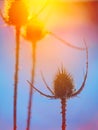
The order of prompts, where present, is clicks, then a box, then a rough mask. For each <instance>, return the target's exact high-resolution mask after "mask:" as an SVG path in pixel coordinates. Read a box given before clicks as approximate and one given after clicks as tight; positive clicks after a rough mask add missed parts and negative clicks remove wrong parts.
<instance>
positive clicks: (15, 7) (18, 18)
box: [0, 0, 28, 130]
mask: <svg viewBox="0 0 98 130" xmlns="http://www.w3.org/2000/svg"><path fill="white" fill-rule="evenodd" d="M5 10H6V12H7V14H6V16H3V14H2V13H1V10H0V15H1V17H2V19H3V20H4V22H5V23H6V24H8V25H13V26H15V30H16V54H15V59H16V61H15V74H14V102H13V107H14V111H13V130H16V129H17V91H18V70H19V51H20V29H21V27H22V26H23V25H24V24H25V23H26V22H27V20H28V10H27V7H26V5H25V4H24V2H23V0H10V1H8V5H7V6H6V8H5Z"/></svg>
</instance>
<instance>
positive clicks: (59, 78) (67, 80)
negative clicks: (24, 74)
mask: <svg viewBox="0 0 98 130" xmlns="http://www.w3.org/2000/svg"><path fill="white" fill-rule="evenodd" d="M85 46H86V43H85ZM87 74H88V48H87V46H86V72H85V75H84V80H83V82H82V85H81V87H80V88H79V90H75V86H74V83H73V78H72V76H71V75H70V74H69V73H68V72H67V71H66V70H65V69H64V68H63V67H62V68H61V69H59V70H58V72H57V74H56V76H55V79H54V81H53V90H51V88H50V87H49V86H48V84H47V83H46V81H45V79H44V77H43V75H42V79H43V81H44V83H45V85H46V87H47V89H48V90H49V91H50V92H51V94H52V95H47V94H44V93H43V92H41V91H40V90H38V89H37V88H36V87H35V86H34V85H33V84H31V83H30V82H29V81H28V83H29V84H30V85H31V86H32V87H33V88H34V89H35V90H36V91H37V92H38V93H40V94H41V95H43V96H45V97H47V98H50V99H60V100H61V109H62V112H61V113H62V130H66V126H67V124H66V106H67V100H68V99H69V98H73V97H76V96H77V95H78V94H80V93H81V92H82V90H83V88H84V86H85V83H86V79H87Z"/></svg>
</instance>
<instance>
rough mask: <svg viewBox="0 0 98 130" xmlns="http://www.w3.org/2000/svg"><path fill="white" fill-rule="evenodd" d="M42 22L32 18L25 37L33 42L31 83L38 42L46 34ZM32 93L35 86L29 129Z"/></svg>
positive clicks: (30, 97)
mask: <svg viewBox="0 0 98 130" xmlns="http://www.w3.org/2000/svg"><path fill="white" fill-rule="evenodd" d="M43 28H44V27H43V25H42V24H41V22H40V23H39V21H38V20H37V19H34V20H33V19H31V20H30V21H29V22H28V24H27V25H26V26H25V30H24V31H25V33H24V35H23V36H24V38H25V39H26V40H28V41H30V42H31V44H32V51H33V53H32V71H31V83H32V84H34V79H35V69H36V47H37V46H36V45H37V42H38V41H40V40H41V39H42V38H43V37H44V36H45V33H44V29H43ZM30 86H31V85H30ZM32 94H33V88H32V87H30V92H29V102H28V118H27V130H29V129H30V122H31V109H32V100H33V99H32V97H33V96H32Z"/></svg>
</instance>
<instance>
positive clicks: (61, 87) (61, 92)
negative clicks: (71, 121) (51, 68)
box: [53, 67, 74, 98]
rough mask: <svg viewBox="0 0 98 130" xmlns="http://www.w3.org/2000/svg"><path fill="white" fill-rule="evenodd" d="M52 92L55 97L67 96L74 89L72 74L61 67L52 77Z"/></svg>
mask: <svg viewBox="0 0 98 130" xmlns="http://www.w3.org/2000/svg"><path fill="white" fill-rule="evenodd" d="M53 87H54V94H55V97H56V98H64V97H66V98H69V97H70V96H71V94H72V93H73V91H74V83H73V78H72V76H71V75H70V74H69V73H67V72H66V70H65V69H64V68H63V67H62V68H61V69H59V70H58V73H57V74H56V76H55V79H54V86H53Z"/></svg>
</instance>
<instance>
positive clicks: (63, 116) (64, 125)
mask: <svg viewBox="0 0 98 130" xmlns="http://www.w3.org/2000/svg"><path fill="white" fill-rule="evenodd" d="M61 109H62V112H61V113H62V130H66V126H67V125H66V98H62V99H61Z"/></svg>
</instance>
